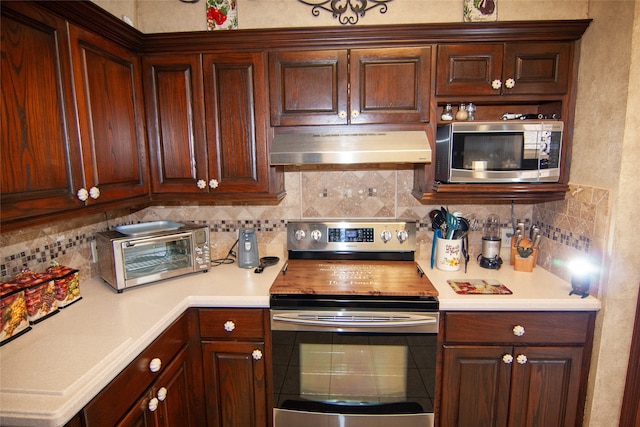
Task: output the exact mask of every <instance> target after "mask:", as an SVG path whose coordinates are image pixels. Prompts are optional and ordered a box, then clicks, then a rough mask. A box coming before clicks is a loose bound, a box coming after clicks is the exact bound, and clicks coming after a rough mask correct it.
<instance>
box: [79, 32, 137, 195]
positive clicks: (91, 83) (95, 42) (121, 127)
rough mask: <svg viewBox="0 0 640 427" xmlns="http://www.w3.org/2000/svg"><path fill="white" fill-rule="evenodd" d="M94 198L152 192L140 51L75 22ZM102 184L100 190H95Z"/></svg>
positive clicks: (81, 110) (87, 175)
mask: <svg viewBox="0 0 640 427" xmlns="http://www.w3.org/2000/svg"><path fill="white" fill-rule="evenodd" d="M69 38H70V45H71V58H72V64H73V78H74V86H75V88H76V103H77V111H78V122H79V128H80V140H81V143H82V151H83V162H84V171H85V172H84V173H85V179H86V183H87V187H89V188H87V190H88V191H89V199H88V200H87V202H88V203H105V202H111V201H114V200H122V199H127V198H133V197H136V196H146V195H148V193H149V188H148V178H147V177H148V168H147V154H146V139H145V135H144V104H143V97H142V78H141V69H140V64H139V59H138V56H137V55H136V54H135V53H132V52H130V51H129V50H127V49H125V48H123V47H121V46H119V45H116V44H115V43H112V42H110V41H108V40H107V39H105V38H103V37H101V36H98V35H96V34H94V33H92V32H89V31H87V30H84V29H82V28H80V27H76V26H74V25H70V26H69ZM94 189H97V191H98V192H97V193H92V190H93V191H95V190H94Z"/></svg>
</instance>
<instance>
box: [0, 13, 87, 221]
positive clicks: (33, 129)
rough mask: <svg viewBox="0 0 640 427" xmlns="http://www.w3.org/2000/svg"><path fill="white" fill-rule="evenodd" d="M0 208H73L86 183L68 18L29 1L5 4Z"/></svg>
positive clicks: (18, 212) (38, 211)
mask: <svg viewBox="0 0 640 427" xmlns="http://www.w3.org/2000/svg"><path fill="white" fill-rule="evenodd" d="M0 27H1V28H0V29H1V31H2V71H1V72H2V85H1V86H2V107H1V108H2V113H1V117H2V126H1V128H2V131H1V132H2V151H1V154H2V155H0V164H1V166H2V167H1V169H2V172H1V173H2V178H1V180H0V197H1V203H0V212H1V218H2V223H3V224H2V225H3V228H4V227H5V225H6V223H7V221H10V220H12V219H14V218H29V217H33V216H38V215H48V214H51V213H52V212H58V211H60V210H65V209H76V208H81V207H83V206H84V203H83V202H81V201H80V200H78V198H77V197H76V191H77V190H78V189H80V188H82V187H83V186H84V182H83V176H82V173H83V171H82V169H83V168H82V155H81V150H80V145H79V138H78V130H77V128H76V126H75V123H76V118H75V117H76V116H75V108H74V103H73V88H72V83H71V81H70V80H69V79H68V76H69V75H70V70H69V63H70V59H69V49H68V38H67V35H66V27H65V21H64V20H63V19H62V18H59V17H57V16H56V15H54V14H51V13H48V12H46V11H43V10H41V9H39V8H37V7H34V6H32V5H30V4H25V3H18V2H12V4H11V5H10V7H9V5H5V4H3V5H2V23H1V25H0Z"/></svg>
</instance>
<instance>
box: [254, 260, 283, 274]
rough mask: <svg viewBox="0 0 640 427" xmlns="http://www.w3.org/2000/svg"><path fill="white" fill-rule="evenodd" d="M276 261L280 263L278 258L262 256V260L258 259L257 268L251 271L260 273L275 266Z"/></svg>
mask: <svg viewBox="0 0 640 427" xmlns="http://www.w3.org/2000/svg"><path fill="white" fill-rule="evenodd" d="M278 261H280V258H278V257H277V256H263V257H262V258H260V265H258V267H257V268H256V269H255V270H253V272H254V273H262V272H263V271H264V269H265V268H267V267H269V266H272V265H276V264H277V263H278Z"/></svg>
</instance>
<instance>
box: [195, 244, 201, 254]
mask: <svg viewBox="0 0 640 427" xmlns="http://www.w3.org/2000/svg"><path fill="white" fill-rule="evenodd" d="M196 253H197V254H198V255H201V254H202V248H201V247H199V246H198V247H196Z"/></svg>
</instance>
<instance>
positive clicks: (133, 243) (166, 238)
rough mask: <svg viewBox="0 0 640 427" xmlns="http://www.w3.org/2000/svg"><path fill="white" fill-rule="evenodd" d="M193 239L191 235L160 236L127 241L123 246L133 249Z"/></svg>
mask: <svg viewBox="0 0 640 427" xmlns="http://www.w3.org/2000/svg"><path fill="white" fill-rule="evenodd" d="M190 237H191V233H181V234H172V235H168V236H158V237H149V238H141V239H140V240H127V241H126V242H124V243H123V245H124V246H125V247H127V248H133V247H135V246H142V245H150V244H153V243H157V242H167V241H175V240H185V239H188V238H190Z"/></svg>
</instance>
